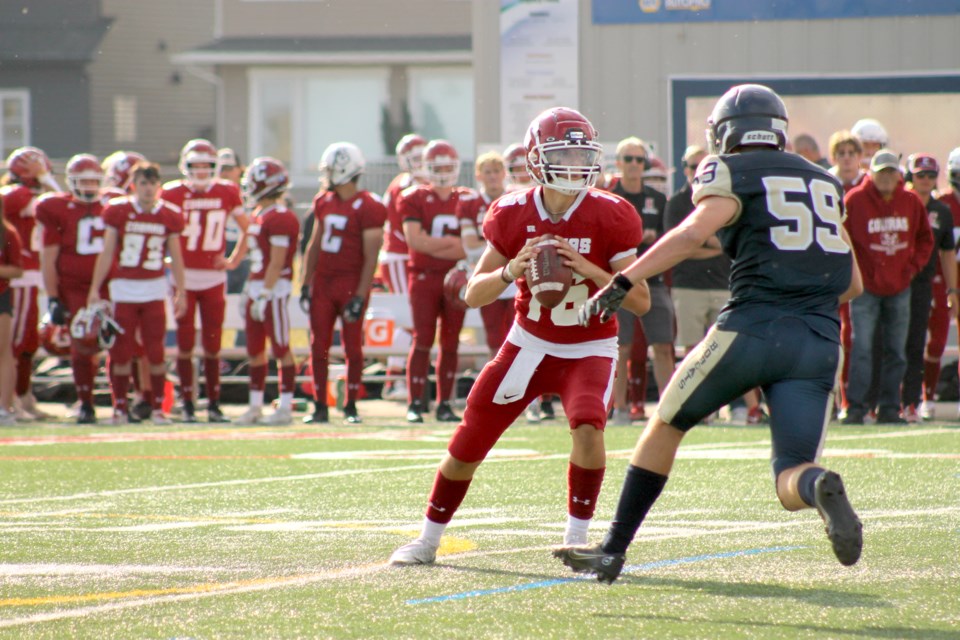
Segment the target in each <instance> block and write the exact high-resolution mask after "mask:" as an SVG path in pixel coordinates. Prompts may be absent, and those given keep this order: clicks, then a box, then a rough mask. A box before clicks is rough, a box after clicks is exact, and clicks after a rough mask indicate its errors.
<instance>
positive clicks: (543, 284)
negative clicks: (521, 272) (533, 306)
mask: <svg viewBox="0 0 960 640" xmlns="http://www.w3.org/2000/svg"><path fill="white" fill-rule="evenodd" d="M557 244H558V243H557V240H556V239H555V238H554V237H553V236H552V235H551V234H546V235H544V236H543V239H542V240H541V241H540V242H539V243H538V244H537V245H536V247H537V248H538V249H540V252H539V253H538V254H537V256H536V257H535V258H534V259H533V260H531V261H530V264H529V266H528V267H527V271H526V279H527V287H529V288H530V293H532V294H533V297H534V298H536V299H537V302H539V303H540V304H541V305H543V306H544V307H547V308H548V309H553V308H554V307H556V306H557V305H559V304H560V303H561V302H563V299H564V298H565V297H566V296H567V291H569V290H570V284H571V282H572V281H573V271H572V270H571V269H570V267H568V266H567V265H565V264H563V260H564V258H563V256H561V255H560V253H559V252H558V251H557Z"/></svg>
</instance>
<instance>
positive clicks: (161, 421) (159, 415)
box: [150, 409, 173, 425]
mask: <svg viewBox="0 0 960 640" xmlns="http://www.w3.org/2000/svg"><path fill="white" fill-rule="evenodd" d="M150 422H152V423H153V424H157V425H168V424H173V420H171V419H170V416H168V415H167V414H165V413H164V412H163V411H162V410H160V409H154V410H153V412H152V413H151V414H150Z"/></svg>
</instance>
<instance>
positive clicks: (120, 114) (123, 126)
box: [113, 96, 137, 145]
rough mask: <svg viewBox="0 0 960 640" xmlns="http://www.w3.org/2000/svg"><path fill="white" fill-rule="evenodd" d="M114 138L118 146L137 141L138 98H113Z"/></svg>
mask: <svg viewBox="0 0 960 640" xmlns="http://www.w3.org/2000/svg"><path fill="white" fill-rule="evenodd" d="M113 138H114V140H115V141H116V143H117V144H118V145H122V144H126V143H129V142H136V141H137V97H136V96H113Z"/></svg>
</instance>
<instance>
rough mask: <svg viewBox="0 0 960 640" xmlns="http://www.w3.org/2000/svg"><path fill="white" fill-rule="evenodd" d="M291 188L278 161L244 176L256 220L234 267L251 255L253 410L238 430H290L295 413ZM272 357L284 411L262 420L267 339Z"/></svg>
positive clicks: (296, 224)
mask: <svg viewBox="0 0 960 640" xmlns="http://www.w3.org/2000/svg"><path fill="white" fill-rule="evenodd" d="M289 186H290V178H289V176H288V174H287V169H286V167H284V166H283V163H281V162H280V161H279V160H276V159H274V158H268V157H261V158H256V159H254V160H253V162H251V163H250V166H249V167H247V172H246V173H245V174H244V176H243V194H244V197H245V198H246V199H247V202H249V203H251V204H254V205H255V206H256V208H255V209H254V212H253V216H254V219H253V221H252V222H251V224H250V226H249V227H247V231H246V233H245V234H244V237H243V238H242V239H241V241H240V243H239V244H238V247H240V250H239V251H236V252H234V254H233V255H232V256H230V262H231V264H230V265H229V266H230V267H233V266H236V265H237V264H239V262H240V260H242V259H243V258H244V256H245V255H247V254H249V255H250V280H249V281H247V288H246V291H245V294H246V304H245V307H246V321H247V322H246V325H247V353H248V354H249V356H250V408H249V410H248V411H247V412H246V413H245V414H244V415H242V416H241V417H240V418H238V419H237V421H236V423H237V424H274V425H282V424H289V423H290V421H291V420H292V415H291V414H292V413H293V391H294V386H295V384H296V363H295V361H294V358H293V353H291V352H290V313H289V311H288V309H287V306H288V304H289V302H290V292H291V289H292V286H291V283H290V278H291V277H292V275H293V256H294V254H296V251H297V239H298V238H299V236H300V221H299V220H298V219H297V216H296V214H295V213H294V212H293V211H291V210H290V209H288V208H287V207H286V205H285V204H284V194H285V193H286V191H287V188H288V187H289ZM268 336H269V337H270V345H271V347H272V349H273V357H274V358H275V359H276V360H278V361H279V364H278V366H277V368H278V370H279V371H280V406H279V407H278V408H277V410H276V411H275V412H274V413H273V414H272V415H268V416H263V415H262V412H263V393H264V390H265V389H266V380H267V337H268Z"/></svg>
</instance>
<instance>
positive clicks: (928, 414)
mask: <svg viewBox="0 0 960 640" xmlns="http://www.w3.org/2000/svg"><path fill="white" fill-rule="evenodd" d="M919 413H920V417H921V418H923V419H924V420H933V419H934V418H936V417H937V405H936V404H934V403H933V401H932V400H924V401H923V402H921V403H920V411H919Z"/></svg>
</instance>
